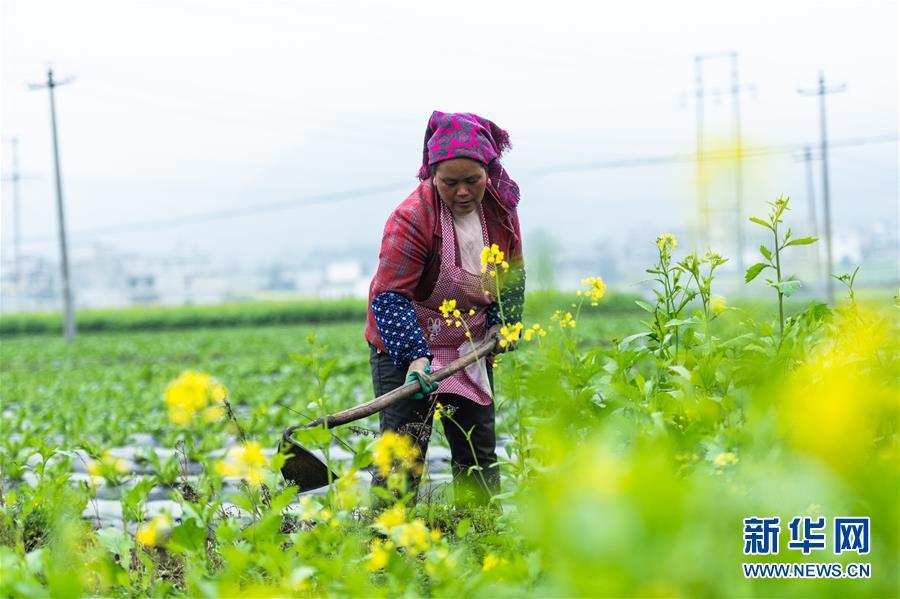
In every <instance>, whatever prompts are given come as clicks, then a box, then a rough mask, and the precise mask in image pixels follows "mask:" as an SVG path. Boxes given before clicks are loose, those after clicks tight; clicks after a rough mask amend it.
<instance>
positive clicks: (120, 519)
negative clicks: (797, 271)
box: [0, 236, 900, 597]
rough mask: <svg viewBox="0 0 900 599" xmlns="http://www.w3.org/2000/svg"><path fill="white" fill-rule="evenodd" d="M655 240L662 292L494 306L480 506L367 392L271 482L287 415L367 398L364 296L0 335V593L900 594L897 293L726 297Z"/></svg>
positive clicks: (654, 269) (295, 420) (784, 286)
mask: <svg viewBox="0 0 900 599" xmlns="http://www.w3.org/2000/svg"><path fill="white" fill-rule="evenodd" d="M805 243H808V242H805ZM801 244H802V243H801ZM658 247H659V261H658V263H657V264H656V265H649V268H650V275H651V276H652V277H653V279H654V282H653V283H651V284H652V285H653V289H654V296H653V297H654V298H655V299H653V300H650V301H643V300H638V301H637V303H635V299H634V298H625V299H617V298H615V297H613V296H611V295H606V294H605V293H604V289H603V286H602V282H600V281H599V280H597V279H588V280H586V281H585V282H584V286H583V288H582V292H581V293H580V294H578V295H576V294H560V293H556V294H545V295H541V296H537V295H530V296H529V299H528V304H529V307H528V309H527V311H526V315H525V321H524V323H523V329H522V330H521V331H520V330H518V329H515V328H511V329H509V330H507V331H505V332H504V335H505V337H506V339H507V340H508V341H509V342H510V343H511V344H516V343H518V349H517V351H514V352H509V353H505V354H502V355H501V356H500V357H499V358H498V360H497V365H496V370H495V376H496V390H497V393H496V398H495V402H496V405H497V414H498V421H497V422H498V424H497V426H498V436H499V445H500V448H499V450H498V453H499V455H500V464H499V467H500V474H501V479H502V491H501V493H500V495H498V496H495V497H494V498H493V501H492V503H491V505H490V506H487V507H472V506H466V505H461V504H460V505H457V504H456V502H455V500H454V497H453V490H452V486H451V485H449V484H448V481H449V474H448V472H449V467H448V464H447V461H446V457H447V450H446V447H445V444H444V442H443V441H442V439H441V434H440V431H439V430H438V429H439V427H436V429H435V433H434V438H433V441H432V448H431V450H430V451H429V455H428V456H427V459H426V460H425V468H426V471H425V483H424V485H423V488H422V490H421V493H420V496H419V497H418V500H416V498H415V497H414V495H413V493H410V492H409V491H410V490H409V489H407V488H406V483H405V480H406V479H405V477H404V476H403V474H404V471H405V470H406V469H409V468H412V467H413V466H412V464H413V463H414V460H412V458H414V457H415V456H411V455H409V452H410V447H409V446H408V445H404V442H403V439H405V438H404V437H398V436H396V435H394V436H391V435H386V436H383V437H378V436H376V435H375V434H373V431H376V430H377V421H376V418H375V417H371V418H369V419H368V420H365V421H362V422H358V423H355V424H356V425H357V426H345V427H341V428H338V429H335V430H333V431H332V433H328V432H326V431H324V430H321V429H313V430H312V431H309V432H306V433H304V434H303V435H301V436H300V437H297V438H298V440H299V441H300V442H302V443H303V444H304V445H305V446H307V447H309V448H310V449H315V450H317V451H319V452H320V453H319V455H321V456H323V459H325V460H327V462H328V463H329V466H330V467H331V469H332V470H333V471H334V472H335V473H336V474H338V475H339V477H338V478H337V479H336V480H333V481H332V483H331V484H330V485H329V486H328V487H326V488H324V489H322V490H321V491H316V492H313V493H309V494H304V495H302V496H298V495H297V489H296V487H291V486H287V485H285V483H284V481H283V480H282V478H281V476H280V474H279V467H280V464H281V463H283V460H284V457H283V456H281V455H278V454H276V453H274V451H273V450H274V447H275V445H276V443H277V441H278V439H279V437H280V435H281V432H282V430H283V429H284V428H285V427H287V426H289V425H293V424H301V423H303V422H305V421H306V420H307V419H311V418H314V417H316V416H321V415H324V414H329V413H334V412H335V411H338V410H340V409H344V408H347V407H350V406H352V405H355V404H358V403H360V402H363V401H366V400H368V399H370V398H371V397H372V384H371V379H370V375H369V361H368V347H367V346H366V344H365V341H364V339H363V337H362V329H363V321H362V318H356V317H352V316H351V317H349V318H348V319H345V320H347V321H346V322H337V323H322V322H317V323H305V324H296V323H295V324H272V323H271V322H270V324H261V323H257V324H253V325H252V326H246V325H245V326H237V325H233V324H220V325H219V324H217V325H216V326H203V323H201V322H195V323H194V324H193V325H192V327H191V328H185V329H184V330H171V331H137V330H109V329H107V332H102V333H101V332H97V333H89V334H83V335H81V336H80V338H79V339H78V340H77V342H75V343H74V344H72V345H68V344H66V343H65V342H63V341H62V340H61V339H58V338H56V337H55V336H54V337H51V336H48V335H35V336H19V337H16V338H7V339H4V340H3V342H2V350H0V351H2V369H0V383H2V403H3V407H2V410H3V412H2V425H3V434H2V452H0V460H2V462H0V466H2V495H0V567H2V570H0V594H2V595H3V596H26V597H39V596H54V597H55V596H82V595H90V596H97V595H103V596H148V595H149V596H168V595H172V596H187V597H219V596H245V597H262V596H279V597H280V596H323V595H328V596H366V597H369V596H378V597H394V596H401V595H402V596H436V597H465V596H483V597H498V596H539V597H569V596H610V597H618V596H640V597H651V596H652V597H669V596H672V597H693V596H703V597H707V596H710V597H712V596H716V597H718V596H728V597H775V596H779V597H782V596H785V597H810V596H815V597H820V596H821V597H824V596H833V597H856V596H858V597H874V596H877V597H896V596H898V593H900V582H898V577H897V564H898V563H900V547H898V541H900V533H898V531H900V516H898V511H900V507H898V506H900V501H898V491H897V490H898V488H900V453H898V438H897V431H898V412H900V406H898V403H900V402H898V397H900V395H898V393H900V381H898V373H900V370H898V369H900V347H898V332H900V328H898V313H897V308H896V305H895V302H896V300H894V299H888V298H875V299H871V300H866V301H863V300H861V299H859V298H857V297H855V296H854V295H853V293H852V286H851V285H852V281H851V280H850V279H849V277H847V278H846V279H845V280H844V283H845V284H846V286H847V288H846V291H848V292H849V293H848V294H847V295H846V296H845V297H844V298H843V299H842V301H841V303H840V304H839V306H837V307H829V306H827V305H825V304H822V303H819V302H815V301H812V302H796V301H795V302H791V301H788V298H789V297H790V296H791V295H792V294H793V292H794V291H795V286H794V285H793V284H792V283H791V280H790V279H788V278H786V277H785V278H782V274H781V271H780V270H777V269H776V268H774V267H773V268H771V269H769V268H767V267H765V266H756V267H751V271H753V270H754V269H755V270H756V271H757V272H762V271H769V272H771V275H769V276H771V277H772V279H771V280H770V282H769V283H768V284H766V283H765V282H763V281H762V280H761V279H762V278H763V277H765V276H767V275H768V274H769V273H768V272H767V273H766V274H764V275H761V276H760V277H759V279H758V280H756V281H751V282H749V283H748V284H750V285H759V286H761V287H768V288H769V291H770V297H769V298H768V299H767V300H759V301H754V302H753V303H752V304H740V303H738V304H737V305H730V304H729V303H728V302H727V301H726V300H724V298H721V297H719V296H718V295H717V294H716V287H715V270H716V268H717V267H718V266H719V265H720V264H721V260H722V259H721V258H720V257H718V256H716V255H712V254H708V255H706V256H702V257H698V256H693V255H691V254H682V253H679V252H678V251H677V250H676V248H675V241H674V239H671V240H670V239H668V238H666V237H665V236H663V237H661V238H660V239H659V241H658ZM778 253H779V254H780V255H779V256H777V258H778V259H780V262H779V265H778V268H779V269H780V268H781V267H783V266H784V265H785V263H789V261H790V246H789V245H782V246H781V247H780V248H779V250H778ZM773 259H775V258H773ZM760 264H764V263H760ZM748 278H752V277H750V276H749V275H748ZM842 289H844V288H843V287H842ZM623 297H624V296H623ZM595 303H596V304H597V305H596V306H595V305H592V304H595ZM326 308H327V307H326ZM207 310H208V314H207V316H209V315H211V314H212V313H213V312H214V309H213V308H209V309H207ZM229 310H232V308H229ZM254 310H258V312H257V316H259V315H260V314H263V313H264V310H262V308H254ZM209 317H210V318H213V317H212V316H209ZM259 317H260V318H263V319H264V320H263V321H262V322H269V321H265V317H263V316H259ZM450 318H452V316H450ZM112 319H113V320H115V316H113V317H112ZM223 322H225V321H223ZM206 323H207V324H208V323H209V321H206ZM112 328H113V329H114V328H115V327H112ZM126 329H127V327H126ZM229 407H230V408H233V414H234V418H233V419H232V418H230V417H229V416H228V408H229ZM441 419H442V420H443V421H444V422H445V423H446V425H447V426H450V425H451V424H452V419H453V416H452V413H449V412H442V413H441ZM235 422H237V423H238V424H239V425H240V429H241V430H239V429H238V427H237V426H236V425H235ZM242 433H243V434H244V435H245V437H244V439H243V440H241V438H240V435H241V434H242ZM375 469H383V470H382V471H383V473H384V474H386V475H388V481H389V487H390V488H391V489H392V490H393V491H394V493H393V494H392V493H389V492H380V493H378V492H375V491H371V490H370V489H369V487H368V483H369V481H370V479H371V472H372V471H373V470H375ZM373 497H377V498H379V499H380V503H373ZM385 503H386V504H387V505H385ZM848 517H856V518H868V519H869V520H868V521H867V522H868V526H869V528H868V529H867V530H866V531H865V537H864V538H865V541H866V545H865V546H863V545H862V540H863V536H862V533H861V532H859V531H857V532H856V533H854V534H855V536H854V535H850V536H847V535H845V536H844V540H843V541H840V539H839V538H838V537H839V535H840V534H843V533H842V532H841V531H842V530H843V529H839V527H838V522H840V521H841V519H842V518H848ZM753 518H759V519H761V520H762V519H770V520H768V521H769V522H770V523H771V522H775V523H776V530H778V531H779V533H778V534H775V536H774V537H773V538H772V539H771V542H769V537H768V536H767V537H766V539H765V540H766V546H765V548H763V546H762V545H761V544H760V543H762V542H763V537H762V536H761V535H762V533H759V532H758V530H757V529H755V528H754V527H755V526H757V525H758V524H759V522H757V521H754V520H752V519H753ZM775 518H778V520H777V521H776V520H774V519H775ZM748 519H750V520H748ZM761 520H760V521H761ZM820 524H821V528H816V527H817V526H819V525H820ZM804 527H812V528H804ZM817 530H822V531H823V532H822V535H823V536H822V537H821V539H822V545H821V546H820V545H818V544H817V543H818V541H817V539H818V537H816V531H817ZM859 530H861V529H859ZM754 531H757V532H754ZM766 534H768V533H766ZM779 535H780V536H779ZM804 541H806V542H807V546H806V547H807V550H804V549H802V547H803V542H804ZM798 543H799V545H798ZM747 564H750V565H751V566H752V565H754V564H756V565H758V564H763V565H765V564H769V565H773V564H774V565H784V566H785V567H786V568H788V569H789V572H790V573H791V574H789V575H787V576H790V577H787V578H785V577H782V578H762V577H758V576H754V575H752V574H748V573H747V572H748V571H747V568H746V566H747ZM795 564H798V565H799V566H797V567H795V566H794V565H795ZM809 565H812V566H811V567H812V568H813V569H815V567H816V566H817V565H821V566H822V567H823V568H825V570H824V571H827V572H830V573H831V574H832V575H833V576H809V577H808V578H806V579H804V580H800V579H798V576H800V574H797V573H798V572H800V573H802V572H808V570H807V569H806V566H809ZM859 566H864V568H863V569H862V570H859ZM860 571H861V572H864V573H865V574H867V576H866V575H864V576H863V577H854V573H856V572H860Z"/></svg>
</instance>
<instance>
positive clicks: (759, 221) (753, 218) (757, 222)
mask: <svg viewBox="0 0 900 599" xmlns="http://www.w3.org/2000/svg"><path fill="white" fill-rule="evenodd" d="M750 222H751V223H756V224H757V225H762V226H764V227H765V228H767V229H768V230H770V231H771V230H772V225H770V224H769V223H767V222H766V221H764V220H763V219H761V218H756V217H755V216H751V217H750Z"/></svg>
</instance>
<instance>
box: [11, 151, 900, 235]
mask: <svg viewBox="0 0 900 599" xmlns="http://www.w3.org/2000/svg"><path fill="white" fill-rule="evenodd" d="M898 139H900V136H898V135H896V134H894V135H881V136H871V137H860V138H852V139H844V140H839V141H834V142H831V143H830V144H829V145H830V146H832V147H849V146H861V145H869V144H878V143H890V142H896V141H897V140H898ZM806 145H808V144H802V143H801V144H784V145H773V146H755V147H749V148H745V149H744V150H743V151H742V155H743V157H744V158H748V157H749V158H756V157H762V156H770V155H781V154H791V153H794V152H797V151H798V150H800V151H802V149H803V148H804V147H805V146H806ZM733 158H734V153H733V152H727V151H722V152H713V153H709V154H706V155H705V156H704V160H729V159H733ZM696 159H697V155H696V154H669V155H661V156H647V157H643V158H628V159H618V160H606V161H595V162H582V163H575V164H560V165H556V166H552V167H539V168H531V169H528V168H525V169H516V174H517V175H518V176H522V175H526V176H532V177H541V176H548V175H553V174H559V173H567V172H578V171H589V170H604V169H617V168H632V167H641V166H655V165H662V164H678V163H686V162H692V161H695V160H696ZM411 184H412V182H411V181H409V180H405V181H396V182H393V183H385V184H382V185H376V186H372V187H364V188H358V189H350V190H345V191H340V192H333V193H326V194H318V195H312V196H306V197H301V198H295V199H291V200H282V201H279V202H270V203H267V204H258V205H255V206H248V207H240V208H227V209H223V210H216V211H211V212H201V213H195V214H192V215H186V216H180V217H176V218H169V219H161V220H155V221H142V222H140V223H122V224H120V225H110V226H107V227H98V228H95V229H83V230H81V231H77V232H75V233H74V235H77V236H80V237H87V236H100V235H114V234H118V233H134V232H140V231H151V230H158V229H166V228H172V227H178V226H182V225H193V224H197V223H201V222H209V221H216V220H226V219H229V218H236V217H240V216H255V215H258V214H262V213H266V212H278V211H282V210H290V209H293V208H302V207H306V206H314V205H321V204H331V203H336V202H343V201H348V200H356V199H360V198H364V197H367V196H371V195H375V194H378V193H384V192H389V191H397V190H399V189H409V188H410V186H411ZM51 237H52V234H50V233H43V234H38V235H35V236H32V237H29V238H28V239H26V240H25V241H24V243H26V244H32V243H39V242H44V241H46V240H47V239H49V238H51Z"/></svg>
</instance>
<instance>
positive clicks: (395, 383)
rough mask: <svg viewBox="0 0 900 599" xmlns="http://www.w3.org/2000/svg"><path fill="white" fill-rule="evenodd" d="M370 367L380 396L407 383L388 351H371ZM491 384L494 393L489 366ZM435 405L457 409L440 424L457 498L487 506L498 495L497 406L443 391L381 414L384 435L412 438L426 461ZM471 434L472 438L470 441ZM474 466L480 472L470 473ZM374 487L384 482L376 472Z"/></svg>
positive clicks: (404, 402) (403, 402)
mask: <svg viewBox="0 0 900 599" xmlns="http://www.w3.org/2000/svg"><path fill="white" fill-rule="evenodd" d="M369 363H370V365H371V367H372V384H373V386H374V387H375V396H376V397H377V396H380V395H384V394H385V393H387V392H388V391H392V390H394V389H396V388H397V387H400V386H402V385H403V384H404V383H405V381H406V370H407V368H408V365H406V364H404V365H403V367H402V368H397V367H396V366H394V362H393V361H392V360H391V358H390V356H389V355H388V353H387V352H385V351H381V350H378V349H376V348H374V347H372V348H371V353H370V355H369ZM488 380H489V382H490V385H491V389H493V388H494V376H493V372H491V369H490V368H489V369H488ZM437 402H440V403H441V405H443V406H445V407H449V408H450V410H449V411H453V414H452V415H451V416H443V417H442V418H441V423H442V424H443V426H444V435H445V436H446V437H447V442H448V443H449V444H450V456H451V469H452V472H453V494H454V499H455V501H456V503H458V504H471V503H487V502H488V501H489V500H490V497H491V495H496V494H498V493H499V492H500V472H499V470H498V469H497V466H496V464H497V453H496V448H497V437H496V433H495V431H494V404H490V405H487V406H482V405H479V404H477V403H475V402H474V401H472V400H470V399H467V398H465V397H462V396H460V395H456V394H453V393H439V394H436V395H432V396H431V397H429V398H426V399H424V400H417V399H404V400H401V401H398V402H397V403H395V404H393V405H391V406H388V407H387V408H385V409H384V410H382V411H381V413H380V414H379V422H380V425H381V432H382V433H384V432H385V431H395V432H398V433H402V434H407V435H409V436H411V437H412V438H413V439H414V440H415V442H416V444H417V445H418V446H419V451H420V454H421V459H422V460H423V461H424V457H425V452H426V451H428V441H429V439H430V438H431V426H432V421H433V419H434V408H435V405H436V403H437ZM469 431H471V434H469V435H468V438H467V433H469ZM470 441H471V446H470V444H469V443H470ZM473 450H474V451H473ZM473 466H478V467H479V468H478V469H472V467H473ZM410 480H411V483H412V485H413V488H415V487H417V486H418V483H419V480H418V477H413V478H411V479H410ZM372 484H373V485H376V486H382V487H383V486H384V485H385V481H384V479H382V478H381V477H380V476H378V475H377V473H376V475H375V477H374V480H373V481H372Z"/></svg>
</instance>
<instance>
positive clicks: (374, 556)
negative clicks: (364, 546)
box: [366, 539, 394, 572]
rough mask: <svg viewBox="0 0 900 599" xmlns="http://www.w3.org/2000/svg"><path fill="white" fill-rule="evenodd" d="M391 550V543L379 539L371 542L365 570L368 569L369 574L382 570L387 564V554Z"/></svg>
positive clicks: (388, 554) (392, 544) (388, 558)
mask: <svg viewBox="0 0 900 599" xmlns="http://www.w3.org/2000/svg"><path fill="white" fill-rule="evenodd" d="M393 548H394V543H393V542H391V541H384V542H382V540H381V539H375V540H373V541H372V545H371V546H370V547H369V559H368V561H366V568H368V569H369V571H370V572H377V571H378V570H381V569H383V568H384V567H385V566H387V563H388V561H389V560H390V558H391V554H390V553H389V552H390V550H391V549H393Z"/></svg>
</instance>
